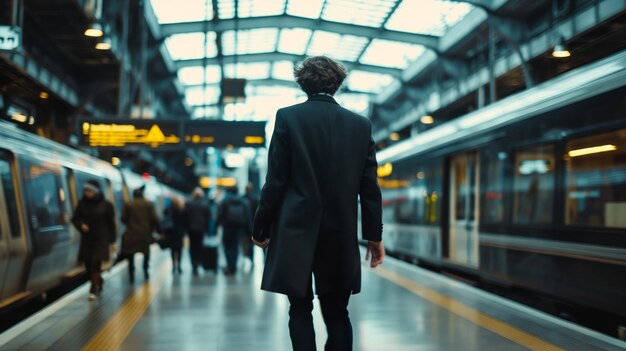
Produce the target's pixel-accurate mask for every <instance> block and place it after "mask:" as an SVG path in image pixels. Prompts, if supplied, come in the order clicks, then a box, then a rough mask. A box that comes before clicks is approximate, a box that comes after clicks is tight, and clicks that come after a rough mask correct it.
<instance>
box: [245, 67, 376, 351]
mask: <svg viewBox="0 0 626 351" xmlns="http://www.w3.org/2000/svg"><path fill="white" fill-rule="evenodd" d="M294 73H295V77H296V81H297V82H298V84H299V85H300V87H301V88H302V90H303V91H304V92H305V93H306V94H307V96H308V100H307V101H306V102H304V103H301V104H297V105H294V106H290V107H286V108H283V109H280V110H278V112H277V113H276V123H275V126H274V134H273V136H272V139H271V143H270V148H269V152H268V170H267V178H266V182H265V186H264V187H263V191H262V192H261V198H260V201H259V208H258V210H257V212H256V217H255V219H254V230H253V234H252V236H253V240H254V242H255V244H257V245H258V246H260V247H262V248H265V247H268V246H269V248H268V252H267V259H266V262H265V270H264V272H263V282H262V285H261V288H262V289H264V290H268V291H272V292H277V293H282V294H286V295H287V296H288V297H289V302H290V304H291V305H290V308H289V318H290V319H289V335H290V337H291V341H292V345H293V348H294V350H315V349H316V345H315V330H314V328H313V317H312V315H311V311H312V309H313V288H312V280H313V279H312V278H313V276H314V277H315V292H316V293H317V295H318V297H319V300H320V306H321V309H322V316H323V318H324V323H325V324H326V330H327V332H328V339H327V341H326V346H325V349H326V350H351V349H352V325H351V323H350V318H349V315H348V309H347V307H348V301H349V300H350V296H351V294H356V293H358V292H359V291H360V290H361V264H360V257H359V243H358V238H357V218H358V204H359V203H360V205H361V221H362V232H363V239H364V240H367V241H368V251H367V252H368V255H366V259H367V258H369V254H372V260H371V262H370V266H371V267H376V266H378V265H379V264H381V263H382V262H383V258H384V253H385V252H384V246H383V242H382V205H381V194H380V189H379V187H378V182H377V175H376V170H377V162H376V145H375V143H374V141H373V139H372V136H371V132H372V126H371V123H370V120H369V119H367V118H364V117H361V116H359V115H357V114H355V113H353V112H351V111H349V110H346V109H344V108H342V107H341V106H339V104H338V103H337V102H336V101H335V99H334V98H333V95H334V94H335V92H336V91H337V90H338V89H339V87H340V86H341V83H342V82H343V80H344V79H345V77H346V74H347V73H346V70H345V68H344V67H343V66H342V65H340V64H339V63H337V62H335V61H333V60H331V59H329V58H327V57H325V56H317V57H311V58H308V59H306V60H304V62H302V63H301V64H300V65H299V66H298V67H297V68H296V70H295V72H294Z"/></svg>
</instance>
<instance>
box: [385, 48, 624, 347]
mask: <svg viewBox="0 0 626 351" xmlns="http://www.w3.org/2000/svg"><path fill="white" fill-rule="evenodd" d="M378 159H379V163H380V165H379V167H380V168H379V171H380V172H379V176H381V178H380V184H381V187H382V188H383V203H384V204H383V216H384V219H383V222H384V223H385V232H384V240H385V246H386V247H387V248H388V250H389V251H390V252H392V253H393V254H395V255H397V256H401V257H403V258H405V259H407V260H410V261H415V262H417V263H419V264H421V265H424V266H428V267H430V268H432V269H435V270H437V271H440V272H443V273H445V274H449V275H454V276H456V277H459V278H460V279H465V280H468V281H469V282H471V283H472V284H476V285H479V286H482V287H484V288H486V289H489V290H493V291H498V292H502V293H504V294H507V295H508V296H510V297H515V298H517V299H518V300H522V301H524V302H527V303H530V304H531V305H534V306H538V307H541V308H543V309H544V310H547V311H549V312H552V313H554V314H557V315H560V316H562V317H565V318H568V319H571V320H574V321H577V322H579V323H582V324H587V325H593V326H594V327H597V328H599V329H602V330H603V331H605V332H607V333H609V334H613V335H616V334H617V333H618V329H622V330H624V326H626V52H621V53H618V54H616V55H614V56H612V57H609V58H606V59H603V60H601V61H598V62H595V63H592V64H590V65H588V66H585V67H581V68H578V69H576V70H574V71H571V72H569V73H565V74H563V75H562V76H560V77H557V78H555V79H553V80H551V81H548V82H545V83H543V84H541V85H538V86H536V87H534V88H531V89H528V90H526V91H524V92H521V93H518V94H516V95H513V96H510V97H507V98H504V99H503V100H501V101H498V102H496V103H494V104H492V105H489V106H487V107H485V108H483V109H480V110H477V111H474V112H471V113H469V114H467V115H464V116H461V117H459V118H458V119H455V120H452V121H450V122H448V123H445V124H441V125H440V126H436V127H434V128H432V129H430V130H428V131H426V132H423V133H421V134H417V135H414V136H412V137H410V138H407V139H406V140H403V141H400V142H398V143H396V144H394V145H392V146H390V147H388V148H387V149H384V150H382V151H381V152H379V154H378Z"/></svg>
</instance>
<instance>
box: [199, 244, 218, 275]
mask: <svg viewBox="0 0 626 351" xmlns="http://www.w3.org/2000/svg"><path fill="white" fill-rule="evenodd" d="M202 268H204V270H205V271H216V272H217V247H212V246H205V247H203V248H202Z"/></svg>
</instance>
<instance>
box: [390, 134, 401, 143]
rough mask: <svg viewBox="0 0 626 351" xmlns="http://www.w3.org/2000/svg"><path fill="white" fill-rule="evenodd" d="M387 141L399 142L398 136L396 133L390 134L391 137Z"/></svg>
mask: <svg viewBox="0 0 626 351" xmlns="http://www.w3.org/2000/svg"><path fill="white" fill-rule="evenodd" d="M389 139H391V140H393V141H398V140H400V134H398V133H391V135H389Z"/></svg>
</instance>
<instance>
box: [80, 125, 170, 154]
mask: <svg viewBox="0 0 626 351" xmlns="http://www.w3.org/2000/svg"><path fill="white" fill-rule="evenodd" d="M80 126H81V127H80V128H81V133H80V136H81V137H80V143H81V144H82V145H84V146H91V147H99V148H116V149H122V148H129V149H130V148H137V147H138V148H151V149H157V148H158V149H165V148H166V149H171V148H177V147H181V146H182V142H181V138H180V134H181V125H180V121H176V120H146V119H117V120H115V119H110V120H103V119H95V118H92V119H84V120H81V121H80Z"/></svg>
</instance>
